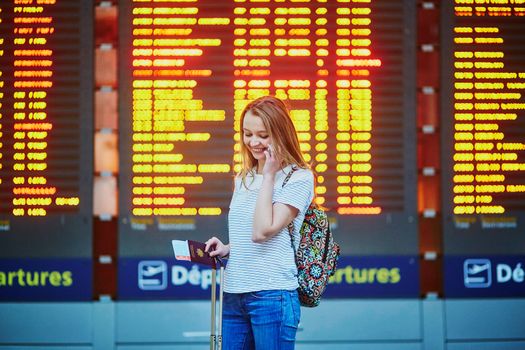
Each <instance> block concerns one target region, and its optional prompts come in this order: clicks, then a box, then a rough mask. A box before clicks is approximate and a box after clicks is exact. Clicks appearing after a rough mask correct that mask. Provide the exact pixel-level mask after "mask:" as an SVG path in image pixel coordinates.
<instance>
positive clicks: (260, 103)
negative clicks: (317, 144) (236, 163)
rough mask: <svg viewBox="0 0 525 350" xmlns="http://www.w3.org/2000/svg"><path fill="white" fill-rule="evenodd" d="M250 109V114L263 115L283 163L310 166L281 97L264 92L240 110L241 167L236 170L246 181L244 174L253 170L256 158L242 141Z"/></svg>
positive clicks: (301, 166) (264, 123) (285, 164)
mask: <svg viewBox="0 0 525 350" xmlns="http://www.w3.org/2000/svg"><path fill="white" fill-rule="evenodd" d="M248 111H250V112H251V113H252V114H253V115H255V116H257V117H259V118H261V119H262V122H263V125H264V127H265V128H266V130H267V131H268V134H269V136H270V137H271V139H272V146H273V149H274V150H275V152H276V154H278V156H279V159H280V160H281V162H282V164H281V165H282V167H283V168H284V167H285V166H288V165H290V164H293V165H296V166H297V167H299V168H302V169H310V165H309V164H308V163H307V162H306V160H305V159H304V156H303V153H302V152H301V149H300V147H299V139H298V138H297V132H296V130H295V126H294V125H293V122H292V119H291V117H290V113H289V112H288V108H287V107H286V105H285V104H284V102H283V101H281V100H280V99H278V98H277V97H273V96H263V97H260V98H258V99H256V100H254V101H252V102H250V103H249V104H248V105H247V106H246V107H245V108H244V110H243V111H242V114H241V127H240V129H241V137H240V140H239V143H240V150H241V158H242V168H241V170H240V172H239V174H238V176H240V177H241V178H242V182H243V183H245V179H246V176H247V175H248V174H252V173H253V171H254V170H253V169H254V168H256V166H257V160H256V159H255V158H254V157H253V155H252V153H251V152H250V150H249V149H248V148H247V147H246V145H245V144H244V130H243V128H242V125H243V123H244V117H245V116H246V113H248Z"/></svg>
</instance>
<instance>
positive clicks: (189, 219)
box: [119, 0, 417, 256]
mask: <svg viewBox="0 0 525 350" xmlns="http://www.w3.org/2000/svg"><path fill="white" fill-rule="evenodd" d="M119 16H120V39H121V40H120V45H121V47H120V53H121V56H120V58H119V61H120V65H121V66H120V72H121V75H120V78H119V79H120V80H119V91H120V92H119V96H120V113H119V115H120V125H119V130H120V136H119V137H120V161H121V167H120V186H119V188H120V190H119V196H120V197H119V198H120V199H119V207H120V214H119V231H120V241H119V249H120V256H159V255H160V256H170V255H171V251H170V246H169V244H166V242H169V240H168V239H169V238H175V237H178V238H191V239H195V240H205V239H207V238H208V237H210V235H219V236H222V237H226V234H227V222H226V217H227V212H228V205H229V202H230V199H231V192H232V187H233V186H232V180H233V174H234V173H235V172H236V171H237V170H238V169H239V162H240V159H239V155H238V152H237V151H238V150H239V149H238V147H239V146H238V145H237V144H236V143H237V142H238V140H239V138H240V125H239V124H240V123H239V120H240V114H241V112H242V109H243V107H244V106H245V105H246V104H247V103H248V101H250V100H253V99H255V98H257V97H259V96H262V95H267V94H271V95H275V96H277V97H279V98H282V99H284V100H286V102H287V103H288V104H289V105H290V106H291V116H292V118H293V121H294V124H295V126H296V129H297V131H298V134H299V139H300V142H301V149H302V150H303V152H304V153H305V154H306V157H307V159H308V160H309V161H311V162H312V164H313V167H314V170H315V172H316V173H317V181H318V188H317V190H318V201H319V203H321V204H323V205H324V206H326V207H328V208H329V209H330V211H329V215H330V216H331V219H332V220H333V221H332V223H333V228H334V231H335V232H336V235H337V237H338V240H339V241H341V243H342V246H343V251H344V253H345V254H350V253H352V254H354V253H355V254H382V253H386V254H409V253H414V254H415V253H417V233H416V228H417V212H416V210H417V209H416V164H415V152H416V151H415V142H416V141H415V139H416V138H415V132H416V128H415V72H414V67H415V64H414V62H415V51H414V46H415V40H414V38H415V35H414V18H415V4H414V3H413V1H405V2H402V1H396V2H392V1H387V0H382V1H362V0H360V1H349V0H347V1H307V0H305V1H233V0H232V1H212V0H206V1H192V2H187V1H168V0H166V1H162V0H160V1H144V0H140V1H139V0H137V1H132V0H131V1H121V2H120V3H119Z"/></svg>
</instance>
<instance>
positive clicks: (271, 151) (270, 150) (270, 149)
mask: <svg viewBox="0 0 525 350" xmlns="http://www.w3.org/2000/svg"><path fill="white" fill-rule="evenodd" d="M268 153H269V154H270V155H272V153H273V147H272V145H271V144H269V145H268Z"/></svg>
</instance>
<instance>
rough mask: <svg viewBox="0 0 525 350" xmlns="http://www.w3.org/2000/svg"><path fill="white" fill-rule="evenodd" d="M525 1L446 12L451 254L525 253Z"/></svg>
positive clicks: (461, 4) (462, 5)
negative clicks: (524, 66)
mask: <svg viewBox="0 0 525 350" xmlns="http://www.w3.org/2000/svg"><path fill="white" fill-rule="evenodd" d="M520 2H521V1H498V2H497V3H496V2H494V4H492V3H493V2H490V5H487V4H482V5H481V6H480V5H479V4H476V2H475V1H465V0H461V1H459V0H456V1H455V4H450V5H449V6H445V7H444V8H443V11H444V12H443V16H442V17H443V20H444V23H443V28H444V31H443V34H444V35H443V45H442V46H443V48H444V50H443V62H444V65H443V67H444V76H443V78H444V80H443V89H442V90H443V117H444V121H443V126H444V130H443V136H444V141H443V145H444V152H443V154H444V159H443V170H444V176H443V179H444V181H445V182H444V186H443V190H444V196H443V198H444V218H445V222H444V229H445V248H446V250H447V251H448V252H449V253H503V252H506V253H507V254H510V253H523V252H525V238H524V237H525V235H524V234H523V227H524V224H525V222H524V219H525V215H524V214H525V212H524V210H525V98H524V93H525V70H523V61H524V60H525V39H524V37H523V35H522V33H523V28H524V26H525V3H523V2H521V3H522V4H518V3H520ZM486 3H489V2H486ZM520 231H521V232H520ZM473 233H474V234H473ZM468 242H472V243H473V244H472V245H469V243H468ZM474 242H475V246H476V247H477V248H475V249H476V250H475V251H474V248H473V247H472V246H473V245H474Z"/></svg>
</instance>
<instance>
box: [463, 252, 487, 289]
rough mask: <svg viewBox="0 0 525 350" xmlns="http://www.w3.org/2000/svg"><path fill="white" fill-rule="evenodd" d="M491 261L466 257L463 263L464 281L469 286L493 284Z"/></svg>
mask: <svg viewBox="0 0 525 350" xmlns="http://www.w3.org/2000/svg"><path fill="white" fill-rule="evenodd" d="M491 270H492V269H491V263H490V260H488V259H466V260H465V262H464V263H463V282H464V284H465V287H467V288H488V287H490V285H491V284H492V275H491Z"/></svg>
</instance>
